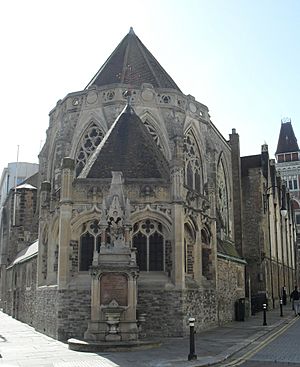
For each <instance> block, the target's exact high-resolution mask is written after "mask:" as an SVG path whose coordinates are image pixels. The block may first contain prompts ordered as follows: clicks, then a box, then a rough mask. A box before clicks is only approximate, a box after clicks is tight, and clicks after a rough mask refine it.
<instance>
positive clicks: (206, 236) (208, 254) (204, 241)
mask: <svg viewBox="0 0 300 367" xmlns="http://www.w3.org/2000/svg"><path fill="white" fill-rule="evenodd" d="M201 259H202V275H203V276H204V277H205V278H206V279H208V280H210V279H212V248H211V232H210V230H209V228H208V227H206V226H204V227H203V228H202V229H201Z"/></svg>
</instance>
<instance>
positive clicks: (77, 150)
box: [71, 118, 106, 176]
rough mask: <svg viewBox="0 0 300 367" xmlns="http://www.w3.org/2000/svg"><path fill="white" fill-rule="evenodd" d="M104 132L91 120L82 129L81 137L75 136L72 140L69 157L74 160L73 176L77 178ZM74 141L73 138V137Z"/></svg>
mask: <svg viewBox="0 0 300 367" xmlns="http://www.w3.org/2000/svg"><path fill="white" fill-rule="evenodd" d="M105 134H106V132H105V130H104V129H103V127H102V126H101V125H100V124H99V122H98V121H97V120H96V119H94V118H92V119H90V120H89V121H88V123H87V124H86V125H85V128H84V129H82V132H81V135H78V136H76V139H77V140H76V141H74V140H73V145H72V151H71V156H72V157H74V160H75V174H76V176H78V175H79V174H80V172H81V171H82V169H83V168H84V166H85V165H86V163H87V161H88V159H89V158H90V156H91V155H92V154H93V152H94V151H95V150H96V148H97V147H98V145H99V144H100V143H101V141H102V139H103V138H104V136H105ZM74 139H75V137H74Z"/></svg>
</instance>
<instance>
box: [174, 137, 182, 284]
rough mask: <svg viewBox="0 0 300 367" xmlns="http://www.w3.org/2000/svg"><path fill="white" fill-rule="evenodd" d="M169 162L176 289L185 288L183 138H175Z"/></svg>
mask: <svg viewBox="0 0 300 367" xmlns="http://www.w3.org/2000/svg"><path fill="white" fill-rule="evenodd" d="M173 141H174V155H173V159H172V162H171V197H172V202H173V204H172V223H173V226H172V281H173V282H174V284H175V286H176V288H178V289H183V288H184V287H185V271H184V265H185V264H184V262H185V256H184V208H183V168H184V161H183V138H182V137H179V136H176V137H174V139H173Z"/></svg>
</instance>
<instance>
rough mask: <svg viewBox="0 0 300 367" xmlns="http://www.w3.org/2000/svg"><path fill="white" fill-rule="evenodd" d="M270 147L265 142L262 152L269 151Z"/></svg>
mask: <svg viewBox="0 0 300 367" xmlns="http://www.w3.org/2000/svg"><path fill="white" fill-rule="evenodd" d="M268 151H269V149H268V144H267V143H266V142H265V143H264V144H263V145H262V146H261V152H262V153H264V152H268Z"/></svg>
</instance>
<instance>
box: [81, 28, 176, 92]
mask: <svg viewBox="0 0 300 367" xmlns="http://www.w3.org/2000/svg"><path fill="white" fill-rule="evenodd" d="M120 83H121V84H126V85H129V86H130V87H140V86H141V85H142V84H143V83H150V84H152V85H153V87H154V88H167V89H176V90H177V91H179V92H180V89H179V88H178V86H177V85H176V83H175V82H174V81H173V79H172V78H171V77H170V76H169V74H168V73H167V72H166V71H165V70H164V69H163V68H162V66H161V65H160V64H159V62H158V61H157V60H156V59H155V57H154V56H153V55H152V54H151V53H150V52H149V51H148V49H147V48H146V47H145V46H144V44H143V43H142V42H141V41H140V39H139V38H138V37H137V36H136V35H135V33H134V32H133V29H132V28H130V31H129V33H128V34H127V35H126V36H125V37H124V38H123V40H122V41H121V42H120V44H119V45H118V46H117V48H116V49H115V50H114V52H113V53H112V54H111V55H110V56H109V58H108V59H107V61H106V62H105V63H104V65H103V66H102V67H101V68H100V70H99V71H98V72H97V74H96V75H95V76H94V78H93V79H92V80H91V81H90V82H89V84H88V85H87V87H86V89H87V88H90V87H91V86H98V87H100V86H104V85H109V84H120Z"/></svg>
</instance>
